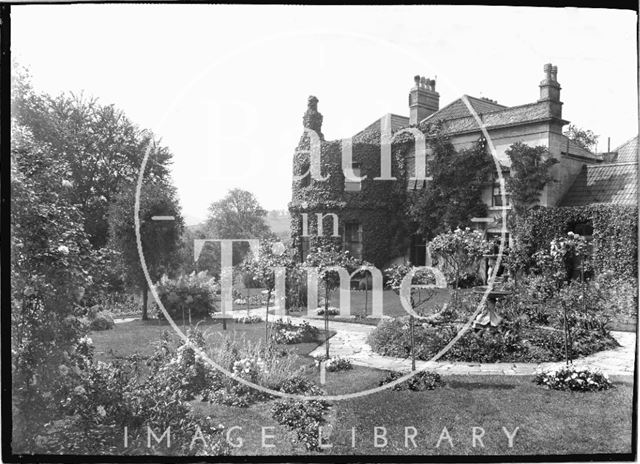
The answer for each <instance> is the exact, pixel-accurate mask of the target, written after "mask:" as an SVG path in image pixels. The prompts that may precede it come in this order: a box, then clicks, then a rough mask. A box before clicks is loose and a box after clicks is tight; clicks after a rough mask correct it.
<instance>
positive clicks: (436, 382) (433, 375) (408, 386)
mask: <svg viewBox="0 0 640 464" xmlns="http://www.w3.org/2000/svg"><path fill="white" fill-rule="evenodd" d="M403 375H404V374H402V373H401V372H389V373H388V374H387V375H386V376H385V378H384V379H382V380H381V381H380V383H379V385H380V386H382V385H385V384H387V383H390V382H393V381H394V380H397V379H399V378H400V377H402V376H403ZM444 384H445V383H444V381H443V380H442V377H440V374H438V373H437V372H431V371H421V372H418V373H417V374H415V375H414V376H413V377H411V378H410V379H409V380H405V381H404V382H401V383H399V384H397V385H394V386H393V390H398V391H399V390H412V391H425V390H435V389H436V388H438V387H442V386H444Z"/></svg>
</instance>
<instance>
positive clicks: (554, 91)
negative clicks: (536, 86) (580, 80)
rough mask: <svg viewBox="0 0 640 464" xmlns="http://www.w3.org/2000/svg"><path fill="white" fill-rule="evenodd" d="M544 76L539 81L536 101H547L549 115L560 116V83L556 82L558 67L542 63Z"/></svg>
mask: <svg viewBox="0 0 640 464" xmlns="http://www.w3.org/2000/svg"><path fill="white" fill-rule="evenodd" d="M544 73H545V78H544V80H542V81H541V82H540V99H539V100H538V102H549V106H550V116H552V117H556V118H562V102H561V101H560V89H561V87H560V84H559V83H558V67H557V66H553V65H552V64H551V63H547V64H545V65H544Z"/></svg>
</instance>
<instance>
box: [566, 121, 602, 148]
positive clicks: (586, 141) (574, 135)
mask: <svg viewBox="0 0 640 464" xmlns="http://www.w3.org/2000/svg"><path fill="white" fill-rule="evenodd" d="M564 135H565V136H566V137H567V138H568V139H569V140H571V141H572V142H574V143H575V144H576V145H579V146H580V147H582V148H584V149H585V150H589V151H593V149H594V148H595V147H596V144H597V143H598V138H599V136H598V135H596V134H594V133H593V131H591V130H588V129H581V128H579V127H577V126H574V125H573V124H569V127H568V128H567V130H566V131H564Z"/></svg>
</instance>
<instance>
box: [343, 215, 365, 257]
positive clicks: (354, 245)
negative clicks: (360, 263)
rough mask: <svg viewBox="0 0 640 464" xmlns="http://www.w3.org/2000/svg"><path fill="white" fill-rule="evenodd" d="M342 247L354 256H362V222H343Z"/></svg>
mask: <svg viewBox="0 0 640 464" xmlns="http://www.w3.org/2000/svg"><path fill="white" fill-rule="evenodd" d="M344 248H345V250H347V251H348V252H349V253H351V255H352V256H353V257H354V258H362V224H360V223H359V222H346V223H345V224H344Z"/></svg>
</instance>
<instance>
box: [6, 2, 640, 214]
mask: <svg viewBox="0 0 640 464" xmlns="http://www.w3.org/2000/svg"><path fill="white" fill-rule="evenodd" d="M11 31H12V53H13V54H14V57H15V58H17V59H18V61H19V62H20V64H22V65H24V66H27V67H28V68H30V70H31V73H32V76H33V82H34V85H35V87H36V88H37V89H39V90H43V91H46V92H49V93H51V94H58V93H60V92H63V91H73V92H79V91H81V90H83V91H84V92H85V94H88V95H93V96H96V97H98V98H99V99H100V101H101V102H102V103H104V104H110V103H113V104H115V105H116V106H118V107H119V108H121V109H122V110H124V111H125V113H126V114H127V115H128V117H129V118H130V119H132V120H133V121H134V122H136V123H137V124H138V125H140V126H141V127H144V128H150V129H152V130H153V131H154V132H155V133H156V135H157V136H159V137H161V138H162V141H163V143H164V144H165V145H167V146H168V147H169V148H170V149H171V151H172V152H173V153H174V167H173V175H174V180H175V184H176V185H177V187H178V191H179V194H180V199H181V203H182V207H183V213H184V214H185V216H186V217H187V222H188V223H193V222H197V221H198V220H201V219H203V218H204V217H206V210H207V206H208V205H209V204H210V203H211V202H212V201H215V200H218V199H220V198H221V197H223V196H224V194H225V193H226V191H227V190H229V189H230V188H233V187H241V188H244V189H246V190H249V191H251V192H253V193H254V194H255V195H256V196H257V198H258V199H259V201H260V202H261V204H262V205H263V206H264V207H265V208H267V209H285V208H286V206H287V203H288V202H289V201H290V197H291V181H290V179H291V159H292V155H293V150H294V148H295V146H296V144H297V141H298V138H299V136H300V134H301V129H302V115H303V113H304V111H305V109H306V101H307V97H308V96H309V95H316V96H317V97H318V99H319V100H320V102H319V108H318V109H319V110H320V112H321V113H322V114H323V115H324V125H323V132H324V134H325V136H326V137H327V138H328V139H337V138H344V137H349V136H351V135H353V134H355V133H356V132H358V131H359V130H361V129H362V128H364V127H365V126H367V125H368V124H370V123H371V122H373V121H374V120H375V119H377V118H379V117H380V116H381V115H382V114H384V113H388V112H392V113H397V114H402V115H408V106H407V95H408V91H409V89H410V87H411V86H412V84H413V76H414V75H416V74H421V75H425V76H427V77H431V78H433V77H435V76H437V90H438V91H439V92H440V107H443V106H444V105H446V104H448V103H449V102H451V101H452V100H454V99H455V98H457V97H459V96H460V95H462V94H468V95H472V96H476V97H481V96H485V97H488V98H491V99H494V100H497V101H498V102H499V103H501V104H504V105H509V106H511V105H519V104H524V103H530V102H534V101H535V100H537V98H538V96H539V89H538V84H539V82H540V80H542V79H543V77H544V75H543V70H542V68H543V65H544V64H545V63H548V62H551V63H553V64H555V65H557V66H558V81H559V82H560V84H561V85H562V93H561V99H562V101H563V102H564V106H563V117H564V118H565V119H567V120H569V121H571V122H572V123H574V124H577V125H578V126H581V127H584V128H589V129H592V130H593V131H594V132H596V133H597V134H599V135H600V144H599V147H598V148H599V149H600V150H603V149H606V143H607V137H611V145H612V148H613V147H616V146H618V145H619V144H621V143H623V142H625V141H626V140H628V139H630V138H631V137H633V136H635V135H636V134H637V132H638V115H637V81H636V73H637V69H638V68H637V52H636V17H635V13H634V12H631V11H616V10H602V9H598V10H595V9H575V8H557V9H556V8H515V7H484V6H474V7H463V6H447V7H443V6H408V7H407V6H402V7H322V6H311V7H299V6H229V5H224V6H219V5H143V4H132V5H113V4H111V5H42V6H39V5H21V6H13V7H12V29H11Z"/></svg>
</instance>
